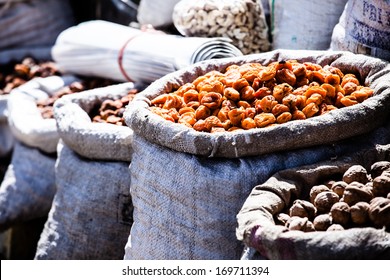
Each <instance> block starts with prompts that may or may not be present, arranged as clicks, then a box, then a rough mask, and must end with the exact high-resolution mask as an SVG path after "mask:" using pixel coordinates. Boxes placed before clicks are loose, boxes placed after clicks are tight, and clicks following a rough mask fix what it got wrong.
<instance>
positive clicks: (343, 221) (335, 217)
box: [330, 201, 351, 226]
mask: <svg viewBox="0 0 390 280" xmlns="http://www.w3.org/2000/svg"><path fill="white" fill-rule="evenodd" d="M330 215H331V216H332V221H333V222H334V223H336V224H340V225H342V226H346V225H348V223H349V220H350V218H351V213H350V209H349V205H348V204H347V203H345V202H341V201H339V202H336V203H335V204H333V206H332V208H330Z"/></svg>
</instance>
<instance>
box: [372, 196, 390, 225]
mask: <svg viewBox="0 0 390 280" xmlns="http://www.w3.org/2000/svg"><path fill="white" fill-rule="evenodd" d="M368 216H369V218H370V220H371V222H372V223H373V224H374V225H375V226H376V227H383V226H385V227H390V199H388V198H385V197H376V198H374V199H373V200H372V201H371V202H370V207H369V209H368Z"/></svg>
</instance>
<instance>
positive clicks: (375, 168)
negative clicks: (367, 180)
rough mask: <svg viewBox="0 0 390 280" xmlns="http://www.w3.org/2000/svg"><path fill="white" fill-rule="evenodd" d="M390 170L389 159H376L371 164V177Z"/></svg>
mask: <svg viewBox="0 0 390 280" xmlns="http://www.w3.org/2000/svg"><path fill="white" fill-rule="evenodd" d="M385 170H390V161H378V162H375V163H374V164H373V165H371V172H370V174H371V177H372V178H373V179H374V178H376V177H378V176H380V175H381V174H382V172H383V171H385Z"/></svg>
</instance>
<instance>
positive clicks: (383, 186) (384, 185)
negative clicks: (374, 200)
mask: <svg viewBox="0 0 390 280" xmlns="http://www.w3.org/2000/svg"><path fill="white" fill-rule="evenodd" d="M372 192H373V194H374V196H383V197H386V196H387V195H388V194H389V193H390V177H387V176H382V175H380V176H377V177H375V179H374V181H373V182H372Z"/></svg>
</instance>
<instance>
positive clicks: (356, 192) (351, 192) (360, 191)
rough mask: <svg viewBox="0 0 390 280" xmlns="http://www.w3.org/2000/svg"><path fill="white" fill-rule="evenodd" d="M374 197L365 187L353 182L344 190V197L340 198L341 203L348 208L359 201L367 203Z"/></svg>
mask: <svg viewBox="0 0 390 280" xmlns="http://www.w3.org/2000/svg"><path fill="white" fill-rule="evenodd" d="M372 198H374V195H373V194H372V191H371V189H370V188H368V187H366V185H363V184H360V183H357V182H354V183H351V184H349V185H348V187H346V188H345V190H344V195H343V197H342V199H343V201H344V202H346V203H347V204H348V205H349V206H352V205H354V204H355V203H358V202H360V201H365V202H369V201H370V200H371V199H372Z"/></svg>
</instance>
